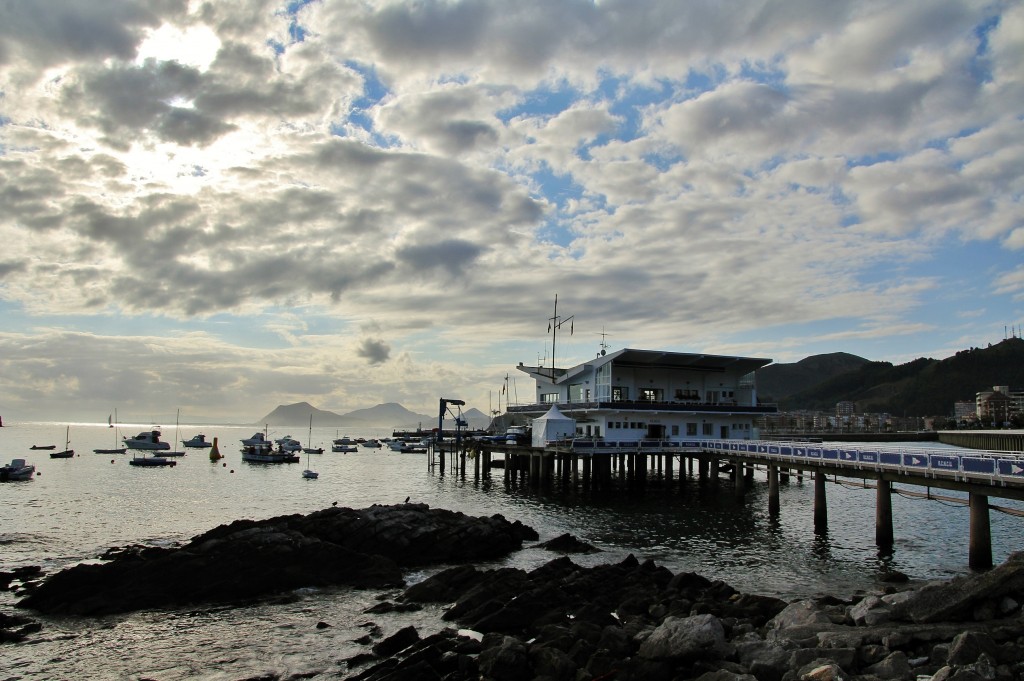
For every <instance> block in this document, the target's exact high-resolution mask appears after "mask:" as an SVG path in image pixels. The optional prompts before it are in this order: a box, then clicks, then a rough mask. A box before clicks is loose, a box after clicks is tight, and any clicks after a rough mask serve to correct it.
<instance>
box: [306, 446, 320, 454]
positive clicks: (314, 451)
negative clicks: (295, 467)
mask: <svg viewBox="0 0 1024 681" xmlns="http://www.w3.org/2000/svg"><path fill="white" fill-rule="evenodd" d="M302 451H304V452H305V453H306V454H323V453H324V448H323V447H303V448H302Z"/></svg>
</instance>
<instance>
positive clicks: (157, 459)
mask: <svg viewBox="0 0 1024 681" xmlns="http://www.w3.org/2000/svg"><path fill="white" fill-rule="evenodd" d="M163 444H167V443H166V442H165V443H163ZM128 465H129V466H144V467H149V466H153V467H156V466H177V465H178V462H177V461H175V460H174V459H168V458H166V457H163V456H146V454H145V453H143V454H142V456H139V455H137V454H136V455H135V456H133V457H132V458H131V459H129V460H128Z"/></svg>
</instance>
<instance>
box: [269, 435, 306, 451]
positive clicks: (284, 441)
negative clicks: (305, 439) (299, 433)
mask: <svg viewBox="0 0 1024 681" xmlns="http://www.w3.org/2000/svg"><path fill="white" fill-rule="evenodd" d="M274 442H276V443H277V448H278V449H280V450H281V451H284V452H297V451H299V450H301V449H302V443H301V442H299V441H298V440H296V439H295V438H293V437H292V436H291V435H285V436H284V437H282V438H278V439H277V440H274Z"/></svg>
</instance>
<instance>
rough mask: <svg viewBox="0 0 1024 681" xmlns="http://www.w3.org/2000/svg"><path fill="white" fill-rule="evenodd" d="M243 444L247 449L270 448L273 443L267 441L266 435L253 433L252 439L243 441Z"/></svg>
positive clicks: (248, 438)
mask: <svg viewBox="0 0 1024 681" xmlns="http://www.w3.org/2000/svg"><path fill="white" fill-rule="evenodd" d="M242 444H243V445H245V446H246V447H270V445H271V444H272V443H271V442H270V440H268V439H267V434H266V433H253V434H252V437H247V438H245V439H244V440H242Z"/></svg>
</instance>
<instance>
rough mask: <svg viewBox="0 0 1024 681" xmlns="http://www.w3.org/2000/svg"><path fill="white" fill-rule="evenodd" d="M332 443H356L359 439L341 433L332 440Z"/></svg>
mask: <svg viewBox="0 0 1024 681" xmlns="http://www.w3.org/2000/svg"><path fill="white" fill-rule="evenodd" d="M334 444H336V445H358V444H359V441H358V440H355V439H353V438H350V437H349V436H348V435H342V436H341V437H339V438H336V439H335V440H334Z"/></svg>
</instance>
